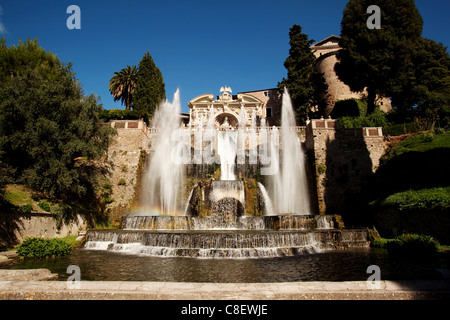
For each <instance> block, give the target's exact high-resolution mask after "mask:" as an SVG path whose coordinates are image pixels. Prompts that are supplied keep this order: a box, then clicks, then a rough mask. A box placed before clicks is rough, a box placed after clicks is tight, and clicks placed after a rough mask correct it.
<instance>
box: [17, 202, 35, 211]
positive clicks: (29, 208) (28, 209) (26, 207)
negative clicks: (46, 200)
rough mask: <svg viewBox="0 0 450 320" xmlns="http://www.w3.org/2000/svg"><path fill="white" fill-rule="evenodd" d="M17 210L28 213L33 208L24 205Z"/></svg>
mask: <svg viewBox="0 0 450 320" xmlns="http://www.w3.org/2000/svg"><path fill="white" fill-rule="evenodd" d="M19 210H20V211H21V212H23V213H30V212H31V211H33V207H32V206H31V204H24V205H22V206H20V208H19Z"/></svg>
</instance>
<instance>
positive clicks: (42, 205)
mask: <svg viewBox="0 0 450 320" xmlns="http://www.w3.org/2000/svg"><path fill="white" fill-rule="evenodd" d="M38 206H39V208H41V209H42V210H44V211H47V212H50V205H49V204H48V203H47V202H45V201H41V202H39V203H38Z"/></svg>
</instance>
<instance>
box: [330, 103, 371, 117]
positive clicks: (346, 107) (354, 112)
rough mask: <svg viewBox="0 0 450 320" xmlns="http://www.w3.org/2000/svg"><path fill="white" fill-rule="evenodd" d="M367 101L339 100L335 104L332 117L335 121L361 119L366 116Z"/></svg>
mask: <svg viewBox="0 0 450 320" xmlns="http://www.w3.org/2000/svg"><path fill="white" fill-rule="evenodd" d="M366 112H367V101H365V100H359V99H346V100H338V101H336V103H335V104H334V108H333V111H331V114H330V115H331V117H332V118H333V119H337V118H341V117H359V116H364V115H366Z"/></svg>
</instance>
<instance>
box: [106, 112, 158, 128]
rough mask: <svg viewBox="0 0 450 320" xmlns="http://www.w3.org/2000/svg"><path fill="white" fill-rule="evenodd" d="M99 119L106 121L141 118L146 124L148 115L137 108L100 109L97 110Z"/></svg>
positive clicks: (148, 118)
mask: <svg viewBox="0 0 450 320" xmlns="http://www.w3.org/2000/svg"><path fill="white" fill-rule="evenodd" d="M99 117H100V119H102V120H104V121H105V122H108V121H110V120H139V119H142V120H143V121H144V122H145V123H146V124H147V125H148V124H149V120H150V115H149V113H148V112H146V111H137V110H120V109H113V110H102V111H100V112H99Z"/></svg>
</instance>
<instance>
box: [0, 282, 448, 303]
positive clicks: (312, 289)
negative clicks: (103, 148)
mask: <svg viewBox="0 0 450 320" xmlns="http://www.w3.org/2000/svg"><path fill="white" fill-rule="evenodd" d="M449 298H450V281H448V280H444V281H434V280H432V281H418V280H414V281H381V286H380V289H370V288H368V286H367V283H366V282H365V281H344V282H291V283H188V282H181V283H180V282H178V283H175V282H135V281H81V283H80V289H69V288H68V284H67V282H65V281H49V282H42V281H2V282H0V299H46V300H47V299H49V300H51V299H58V300H103V299H126V300H142V299H149V300H186V299H188V300H244V299H245V300H274V299H278V300H325V299H326V300H328V299H331V300H422V299H449Z"/></svg>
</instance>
